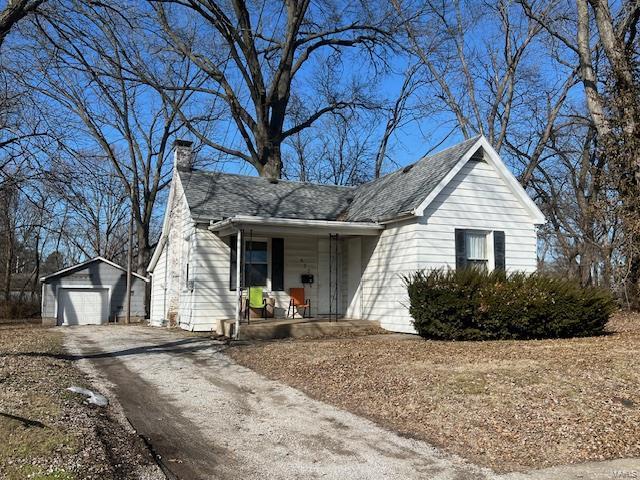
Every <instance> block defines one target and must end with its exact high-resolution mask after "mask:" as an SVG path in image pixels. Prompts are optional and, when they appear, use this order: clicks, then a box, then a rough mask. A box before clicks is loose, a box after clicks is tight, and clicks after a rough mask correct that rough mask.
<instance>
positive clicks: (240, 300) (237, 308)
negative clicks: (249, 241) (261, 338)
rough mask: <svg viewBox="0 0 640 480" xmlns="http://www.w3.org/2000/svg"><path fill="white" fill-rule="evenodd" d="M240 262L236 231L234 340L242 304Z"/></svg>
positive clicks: (238, 237) (239, 246) (239, 242)
mask: <svg viewBox="0 0 640 480" xmlns="http://www.w3.org/2000/svg"><path fill="white" fill-rule="evenodd" d="M241 260H242V230H241V229H238V235H237V237H236V297H237V298H236V300H237V301H236V328H235V329H234V332H233V336H234V338H235V339H236V340H238V339H239V338H240V303H241V302H242V290H241V289H240V262H241Z"/></svg>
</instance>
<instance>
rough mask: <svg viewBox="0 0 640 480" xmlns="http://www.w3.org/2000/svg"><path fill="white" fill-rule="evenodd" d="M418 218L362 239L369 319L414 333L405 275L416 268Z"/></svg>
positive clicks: (365, 311)
mask: <svg viewBox="0 0 640 480" xmlns="http://www.w3.org/2000/svg"><path fill="white" fill-rule="evenodd" d="M415 231H416V223H415V220H411V221H409V222H403V223H397V224H393V225H389V226H388V228H387V229H385V230H384V231H383V232H382V233H381V234H380V236H379V237H364V238H363V241H362V256H363V261H362V264H363V265H364V266H365V267H364V272H363V274H362V282H361V291H362V304H363V305H362V310H363V318H364V319H366V320H374V321H379V322H380V326H381V327H382V328H386V329H387V330H392V331H396V332H408V333H415V330H414V329H413V327H412V326H411V317H410V316H409V310H408V304H409V298H408V295H407V289H406V287H405V285H404V282H403V279H402V276H403V275H405V274H409V273H411V272H414V271H415V270H416V269H417V257H416V248H415V240H414V238H415Z"/></svg>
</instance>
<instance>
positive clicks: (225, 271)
mask: <svg viewBox="0 0 640 480" xmlns="http://www.w3.org/2000/svg"><path fill="white" fill-rule="evenodd" d="M227 241H228V239H227ZM230 255H231V250H230V248H229V245H228V244H227V243H225V241H223V240H222V239H221V238H220V237H218V236H217V235H215V234H214V233H213V232H210V231H208V230H207V229H206V228H204V227H198V228H196V230H195V241H194V243H193V245H192V252H191V262H190V271H191V272H192V274H191V275H190V277H191V279H192V280H193V284H194V287H193V292H192V295H193V297H192V298H191V299H190V300H191V304H190V309H191V312H190V322H189V329H191V330H195V331H205V330H212V329H215V328H216V322H217V320H222V319H230V318H235V311H236V309H235V306H236V292H235V291H232V290H230V289H229V265H230Z"/></svg>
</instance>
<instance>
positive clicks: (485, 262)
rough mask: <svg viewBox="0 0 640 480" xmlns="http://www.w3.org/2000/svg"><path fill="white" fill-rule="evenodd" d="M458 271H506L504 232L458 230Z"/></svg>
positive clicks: (456, 233) (456, 232)
mask: <svg viewBox="0 0 640 480" xmlns="http://www.w3.org/2000/svg"><path fill="white" fill-rule="evenodd" d="M455 237H456V269H462V268H478V269H482V270H493V269H494V268H501V269H503V270H504V232H500V231H494V232H487V231H483V230H464V229H456V231H455Z"/></svg>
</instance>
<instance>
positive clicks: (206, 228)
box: [149, 136, 545, 333]
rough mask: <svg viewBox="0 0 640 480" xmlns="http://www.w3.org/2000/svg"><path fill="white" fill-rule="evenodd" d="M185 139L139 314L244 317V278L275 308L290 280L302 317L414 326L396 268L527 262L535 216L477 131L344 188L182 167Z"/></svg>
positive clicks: (538, 219)
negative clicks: (146, 306) (304, 304)
mask: <svg viewBox="0 0 640 480" xmlns="http://www.w3.org/2000/svg"><path fill="white" fill-rule="evenodd" d="M190 145H191V144H190V143H189V142H184V141H178V142H176V154H175V157H176V160H175V169H174V176H173V180H172V185H171V192H170V194H169V199H168V205H167V209H166V213H165V219H164V225H163V231H162V236H161V239H160V242H159V244H158V247H157V249H156V251H155V252H154V255H153V257H152V259H151V262H150V265H149V271H150V272H151V275H152V286H151V322H152V324H166V323H174V324H178V325H180V327H182V328H184V329H187V330H195V331H208V330H216V329H220V323H221V321H222V320H232V319H237V320H238V321H244V320H243V317H244V316H243V315H242V314H241V307H240V305H241V304H244V300H243V301H242V302H241V301H240V298H241V296H242V295H243V291H244V292H246V290H247V287H249V286H254V287H255V286H261V287H263V291H264V296H265V298H268V299H269V301H270V303H271V304H273V308H272V312H273V315H274V316H275V317H284V316H285V315H286V314H287V307H288V305H289V300H290V295H289V289H291V288H301V287H302V288H304V289H305V292H304V293H305V297H306V298H308V299H309V300H310V303H311V315H312V316H313V317H320V318H321V317H325V316H331V317H337V318H349V319H359V320H370V321H372V322H377V323H379V324H380V326H381V327H383V328H385V329H387V330H391V331H395V332H409V333H415V330H414V328H413V325H412V319H411V317H410V315H409V311H408V295H407V290H406V287H405V285H404V283H403V278H402V276H403V275H405V274H409V273H412V272H415V271H416V270H421V269H433V268H442V267H444V268H447V267H450V268H461V267H464V266H466V265H470V264H482V265H484V266H486V268H487V269H489V270H492V269H495V268H500V269H506V270H507V271H525V272H532V271H534V270H535V269H536V250H537V249H536V244H537V232H536V230H537V225H540V224H542V223H544V221H545V220H544V216H543V215H542V213H541V212H540V210H539V209H538V208H537V207H536V205H535V203H534V202H533V201H532V200H531V198H529V196H528V195H527V193H526V192H525V191H524V189H523V188H522V187H521V186H520V184H519V183H518V181H517V180H516V179H515V178H514V176H513V175H512V174H511V172H510V171H509V170H508V169H507V167H506V166H505V165H504V163H503V162H502V161H501V159H500V157H499V156H498V154H497V153H496V151H495V150H494V149H493V148H492V147H491V145H490V144H489V143H488V141H487V140H486V139H485V138H484V137H482V136H480V137H475V138H472V139H469V140H466V141H464V142H462V143H459V144H458V145H455V146H453V147H451V148H448V149H446V150H444V151H442V152H440V153H437V154H435V155H431V156H429V157H425V158H423V159H421V160H420V161H418V162H416V163H414V164H412V165H408V166H406V167H404V168H403V169H402V170H398V171H396V172H394V173H391V174H389V175H386V176H384V177H382V178H379V179H377V180H374V181H372V182H369V183H365V184H363V185H359V186H356V187H339V186H330V185H318V184H310V183H301V182H290V181H282V180H269V179H266V178H260V177H251V176H242V175H233V174H224V173H214V172H205V171H197V170H192V169H191V166H190V165H191V163H190V161H191V150H190ZM238 252H240V254H239V255H238ZM240 319H242V320H240ZM266 321H269V320H268V319H267V320H266ZM219 333H222V332H219Z"/></svg>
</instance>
